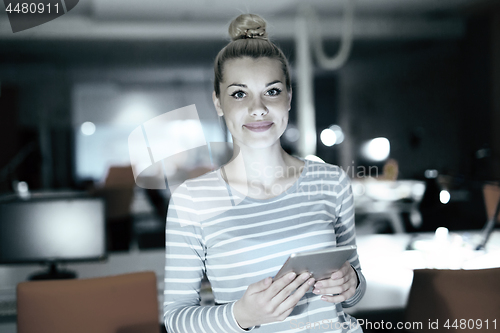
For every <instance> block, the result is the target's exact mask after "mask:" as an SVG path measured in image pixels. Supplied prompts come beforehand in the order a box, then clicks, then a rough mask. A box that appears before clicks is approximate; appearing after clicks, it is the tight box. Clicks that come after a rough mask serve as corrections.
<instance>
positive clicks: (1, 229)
mask: <svg viewBox="0 0 500 333" xmlns="http://www.w3.org/2000/svg"><path fill="white" fill-rule="evenodd" d="M105 257H106V235H105V213H104V203H103V201H102V200H101V199H98V198H50V199H30V200H27V201H22V200H16V201H10V202H0V264H14V263H24V264H25V263H42V264H48V265H50V270H49V271H48V272H45V273H44V274H41V275H40V274H38V275H35V276H32V277H31V279H63V278H72V277H75V275H74V273H72V272H61V271H58V270H57V268H56V265H57V264H58V263H68V262H76V261H94V260H102V259H103V258H105Z"/></svg>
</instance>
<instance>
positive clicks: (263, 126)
mask: <svg viewBox="0 0 500 333" xmlns="http://www.w3.org/2000/svg"><path fill="white" fill-rule="evenodd" d="M243 126H245V127H246V128H247V129H249V130H250V131H253V132H264V131H267V130H268V129H270V128H271V126H273V123H272V122H271V121H258V122H255V123H248V124H245V125H243Z"/></svg>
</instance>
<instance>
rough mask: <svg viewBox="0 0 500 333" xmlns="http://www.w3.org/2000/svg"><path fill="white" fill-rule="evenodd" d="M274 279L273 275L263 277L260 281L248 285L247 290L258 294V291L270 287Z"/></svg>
mask: <svg viewBox="0 0 500 333" xmlns="http://www.w3.org/2000/svg"><path fill="white" fill-rule="evenodd" d="M272 280H273V279H272V278H271V277H267V278H265V279H262V280H260V281H258V282H255V283H252V284H251V285H249V286H248V288H247V291H248V293H249V294H256V293H259V292H262V291H264V290H266V289H267V288H269V286H270V285H271V282H272Z"/></svg>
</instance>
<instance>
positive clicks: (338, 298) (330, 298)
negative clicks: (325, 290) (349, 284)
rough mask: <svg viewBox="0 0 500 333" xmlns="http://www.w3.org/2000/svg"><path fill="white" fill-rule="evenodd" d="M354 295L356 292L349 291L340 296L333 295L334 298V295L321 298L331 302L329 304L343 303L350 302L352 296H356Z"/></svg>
mask: <svg viewBox="0 0 500 333" xmlns="http://www.w3.org/2000/svg"><path fill="white" fill-rule="evenodd" d="M354 294H355V290H353V289H348V290H347V291H345V292H343V293H341V294H339V295H333V296H332V295H323V296H321V300H323V301H326V302H329V303H341V302H344V301H346V300H348V299H349V298H351V297H352V296H354Z"/></svg>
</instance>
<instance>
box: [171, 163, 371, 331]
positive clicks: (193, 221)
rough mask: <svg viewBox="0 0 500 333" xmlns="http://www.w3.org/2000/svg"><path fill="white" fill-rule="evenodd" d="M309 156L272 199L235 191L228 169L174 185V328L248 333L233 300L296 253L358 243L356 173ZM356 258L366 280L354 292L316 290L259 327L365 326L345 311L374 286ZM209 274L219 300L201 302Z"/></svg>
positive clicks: (346, 328)
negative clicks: (338, 294) (325, 295)
mask: <svg viewBox="0 0 500 333" xmlns="http://www.w3.org/2000/svg"><path fill="white" fill-rule="evenodd" d="M304 161H305V166H304V169H303V171H302V173H301V175H300V177H299V178H298V180H297V181H296V182H295V183H294V184H293V185H292V186H291V187H290V188H288V189H287V190H286V191H285V192H283V193H281V194H280V195H278V196H276V197H274V198H271V199H265V200H260V199H254V198H250V197H247V196H245V195H243V194H241V193H239V192H237V191H235V190H234V189H233V188H231V187H230V186H229V185H228V184H227V183H226V182H225V181H224V180H223V178H222V177H221V172H220V169H217V170H215V171H212V172H209V173H207V174H204V175H202V176H200V177H197V178H194V179H190V180H188V181H186V182H184V183H183V184H182V185H181V186H179V187H178V188H177V189H176V190H175V191H174V193H173V194H172V197H171V199H170V204H169V208H168V214H167V226H166V265H165V291H164V297H165V299H164V321H165V326H166V328H167V331H168V332H169V333H198V332H200V333H203V332H206V333H212V332H213V333H224V332H244V331H245V330H243V329H241V328H240V327H239V325H238V324H237V322H236V320H235V318H234V315H233V306H234V303H235V302H236V301H237V300H238V299H240V298H241V297H242V296H243V294H244V292H245V290H246V289H247V287H248V286H249V285H250V284H252V283H255V282H257V281H260V280H262V279H264V278H266V277H268V276H274V275H275V274H276V273H277V272H278V271H279V269H280V268H281V266H282V265H283V263H284V262H285V261H286V259H287V258H288V256H289V255H290V254H291V253H294V252H300V251H307V250H315V249H322V248H326V247H333V246H343V245H354V244H355V228H354V205H353V196H352V189H351V184H350V180H349V178H348V177H347V175H346V174H345V172H344V171H342V169H340V168H339V167H337V166H334V165H331V164H326V163H318V162H313V161H309V160H304ZM349 262H350V263H351V265H352V266H353V267H354V269H355V270H356V273H357V274H358V278H359V282H360V283H359V285H358V287H357V289H356V293H355V294H354V296H353V297H351V298H350V299H348V300H346V301H345V302H342V303H337V304H332V303H328V302H325V301H322V300H321V299H320V297H321V296H318V295H315V294H313V293H312V292H310V291H309V292H308V293H306V294H305V295H304V296H303V298H302V299H301V300H300V301H299V302H298V304H297V305H296V306H295V308H294V310H293V311H292V313H291V314H290V316H288V318H287V319H285V320H284V321H283V322H275V323H269V324H263V325H261V326H257V327H254V328H252V330H253V331H255V332H272V333H278V332H338V333H340V332H362V330H361V328H360V327H359V326H358V325H357V322H356V319H354V318H352V317H350V316H349V315H348V314H347V313H344V311H343V308H344V307H350V306H353V305H355V304H356V303H357V302H359V300H360V299H361V297H362V296H363V294H364V292H365V290H366V280H365V278H364V276H363V274H362V273H361V267H360V264H359V260H358V255H357V253H354V254H353V255H352V256H351V258H349ZM204 274H206V276H207V277H208V279H209V281H210V284H211V286H212V291H213V294H214V298H215V303H216V304H219V305H214V306H200V286H201V281H202V278H203V275H204Z"/></svg>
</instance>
